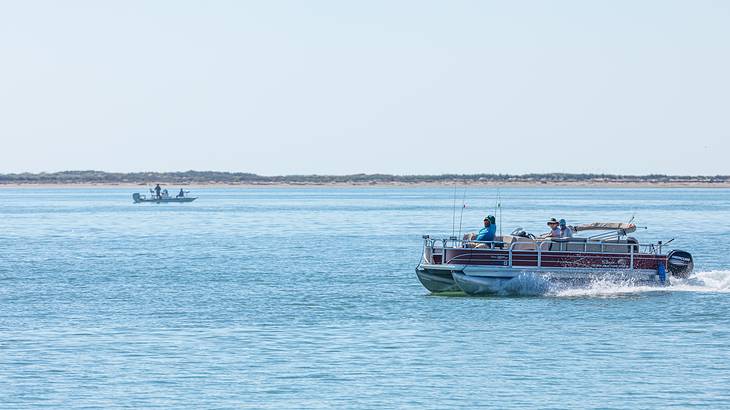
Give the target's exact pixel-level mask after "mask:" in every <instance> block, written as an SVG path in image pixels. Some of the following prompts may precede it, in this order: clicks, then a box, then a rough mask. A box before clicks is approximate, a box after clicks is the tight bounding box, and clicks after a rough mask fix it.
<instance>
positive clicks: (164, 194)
mask: <svg viewBox="0 0 730 410" xmlns="http://www.w3.org/2000/svg"><path fill="white" fill-rule="evenodd" d="M162 196H163V197H165V198H167V197H169V196H170V194H168V193H167V189H163V190H162Z"/></svg>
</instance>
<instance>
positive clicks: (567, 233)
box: [558, 219, 573, 238]
mask: <svg viewBox="0 0 730 410" xmlns="http://www.w3.org/2000/svg"><path fill="white" fill-rule="evenodd" d="M558 225H559V226H560V237H561V238H572V237H573V230H572V229H570V227H569V226H568V224H567V223H566V222H565V219H561V220H560V221H558Z"/></svg>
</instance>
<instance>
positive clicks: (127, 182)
mask: <svg viewBox="0 0 730 410" xmlns="http://www.w3.org/2000/svg"><path fill="white" fill-rule="evenodd" d="M158 183H159V184H162V185H166V186H167V187H175V186H184V187H190V188H193V187H242V188H250V187H449V186H451V187H453V186H475V187H489V186H504V187H510V186H514V187H617V188H630V187H637V188H648V187H657V188H674V187H682V188H728V187H730V175H716V176H705V175H696V176H682V175H659V174H652V175H615V174H566V173H547V174H522V175H507V174H444V175H389V174H351V175H283V176H262V175H256V174H252V173H243V172H219V171H181V172H130V173H119V172H104V171H62V172H54V173H18V174H0V188H3V187H6V188H8V187H9V188H22V187H48V188H50V187H54V188H82V187H97V188H100V187H117V188H119V187H123V188H130V189H131V188H135V189H140V190H143V191H144V190H147V187H149V186H154V185H155V184H158Z"/></svg>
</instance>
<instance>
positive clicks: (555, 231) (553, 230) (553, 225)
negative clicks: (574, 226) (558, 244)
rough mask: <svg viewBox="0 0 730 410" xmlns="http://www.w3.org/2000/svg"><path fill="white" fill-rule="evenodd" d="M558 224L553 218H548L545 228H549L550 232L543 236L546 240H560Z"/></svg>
mask: <svg viewBox="0 0 730 410" xmlns="http://www.w3.org/2000/svg"><path fill="white" fill-rule="evenodd" d="M559 225H560V223H559V222H558V220H557V219H555V218H550V220H549V221H548V222H547V226H549V227H550V232H549V233H547V234H545V235H544V236H545V237H546V238H560V228H559V227H558V226H559Z"/></svg>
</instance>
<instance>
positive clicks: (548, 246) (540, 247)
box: [423, 235, 660, 269]
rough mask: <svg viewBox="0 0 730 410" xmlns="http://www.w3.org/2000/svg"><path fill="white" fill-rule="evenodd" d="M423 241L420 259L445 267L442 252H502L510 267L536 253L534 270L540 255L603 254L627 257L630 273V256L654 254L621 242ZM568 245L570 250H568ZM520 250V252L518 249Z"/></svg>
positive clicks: (643, 246)
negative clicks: (519, 256)
mask: <svg viewBox="0 0 730 410" xmlns="http://www.w3.org/2000/svg"><path fill="white" fill-rule="evenodd" d="M423 239H424V259H425V260H426V261H428V260H429V259H430V260H435V259H434V258H433V257H434V256H436V257H438V258H440V260H441V261H442V262H441V263H446V262H447V261H446V260H445V258H446V249H473V250H485V251H489V250H496V249H499V250H506V251H507V252H508V260H507V265H508V266H510V267H512V266H513V260H514V258H513V257H514V256H515V254H516V255H520V254H526V253H535V252H537V266H538V267H539V266H542V256H543V254H555V253H565V252H570V253H577V254H582V253H588V254H596V253H605V254H614V255H615V254H621V255H628V256H629V258H630V264H629V266H630V267H631V268H632V269H633V266H634V256H635V255H638V254H644V255H646V254H655V253H657V249H660V248H658V247H657V246H656V245H655V244H639V243H635V242H631V241H630V240H626V241H624V242H613V241H601V240H590V239H588V240H583V239H584V238H580V239H578V240H574V239H572V238H571V239H551V238H545V239H535V240H529V241H513V242H505V241H498V240H495V241H475V240H468V239H457V238H455V237H449V238H432V237H430V236H428V235H425V236H424V237H423ZM569 245H570V246H569ZM520 248H522V249H520Z"/></svg>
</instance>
